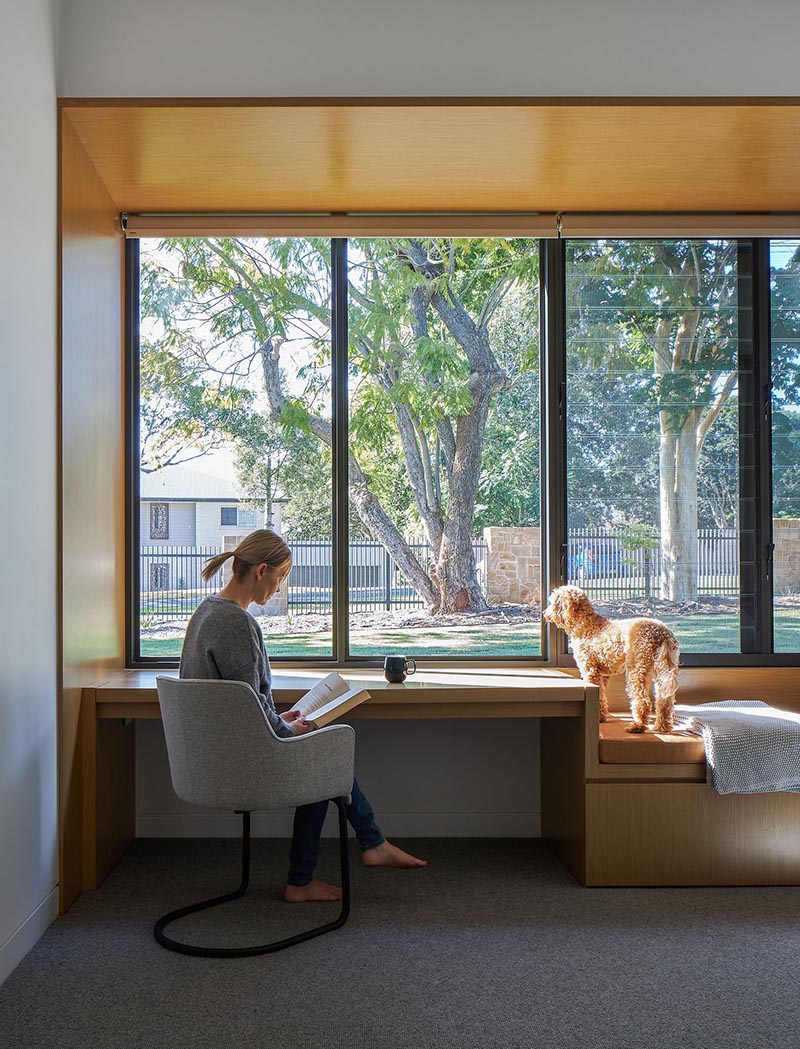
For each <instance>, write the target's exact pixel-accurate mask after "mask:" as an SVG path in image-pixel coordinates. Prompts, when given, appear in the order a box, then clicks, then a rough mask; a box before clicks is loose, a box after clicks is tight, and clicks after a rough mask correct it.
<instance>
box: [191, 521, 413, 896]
mask: <svg viewBox="0 0 800 1049" xmlns="http://www.w3.org/2000/svg"><path fill="white" fill-rule="evenodd" d="M229 557H232V558H233V575H232V576H231V579H230V581H229V582H228V583H227V584H226V585H225V586H224V587H223V588H222V589H221V590H220V591H219V592H218V593H217V594H212V595H211V596H210V597H207V598H206V599H205V601H203V602H202V603H201V604H200V605H198V607H197V609H196V610H195V612H194V615H193V616H192V618H191V619H190V620H189V625H188V627H187V628H186V638H185V640H184V643H183V653H182V655H181V669H180V676H181V677H185V678H222V679H224V680H226V681H246V682H247V684H248V685H250V686H251V687H252V688H253V689H254V691H255V693H256V695H258V697H259V698H260V700H261V703H262V705H263V707H264V712H265V713H266V715H267V718H268V719H269V723H270V725H272V727H273V729H274V730H275V732H276V734H277V735H278V736H284V737H286V736H300V735H303V734H304V733H306V732H313V731H314V729H315V727H316V726H315V725H314V724H313V722H311V721H306V719H305V718H304V717H303V716H302V715H301V714H300V713H299V712H298V711H297V710H290V711H288V712H287V713H285V714H281V715H280V716H279V715H278V714H277V713H276V711H275V704H274V703H273V700H272V685H271V681H272V674H271V671H270V665H269V660H268V658H267V653H266V649H265V648H264V638H263V635H262V633H261V628H260V627H259V625H258V623H257V622H256V620H255V619H254V618H253V616H251V615H250V613H249V612H248V611H247V609H248V607H249V606H250V605H251V604H256V605H263V604H265V603H266V602H267V601H268V600H269V599H270V597H272V595H273V594H274V593H275V592H276V591H277V590H278V588H279V587H280V585H281V583H282V582H283V581H284V579H285V578H286V577H287V576H288V574H289V572H290V570H291V567H292V555H291V552H290V550H289V547H288V546H287V545H286V543H285V542H284V540H283V539H281V537H280V536H279V535H277V534H276V533H275V532H272V531H270V530H269V529H267V528H263V529H260V530H259V531H257V532H251V533H250V535H248V536H246V537H245V538H244V539H243V540H242V541H241V543H239V545H238V546H237V547H236V549H235V550H231V551H228V552H227V553H223V554H217V556H216V557H212V558H211V560H210V561H209V562H208V563H207V564H206V565H205V567H204V568H203V578H204V579H210V578H211V577H212V576H213V575H215V574H216V573H217V572H218V571H219V570H220V568H221V567H222V565H223V564H224V563H225V562H226V561H227V560H228V558H229ZM327 808H328V802H327V801H320V802H316V803H315V804H313V805H300V806H299V807H298V808H297V809H295V814H294V833H293V836H292V847H291V851H290V854H289V876H288V878H287V885H286V889H285V891H284V899H285V900H286V902H287V903H302V902H305V901H311V900H315V901H319V900H322V901H329V900H330V901H334V900H340V899H341V897H342V893H341V889H339V888H337V886H335V885H328V884H327V883H326V882H324V881H319V880H317V879H315V878H314V877H313V874H314V869H315V867H316V865H317V860H318V858H319V844H320V835H321V834H322V824H323V822H324V820H325V814H326V812H327ZM347 818H348V820H349V821H350V824H351V826H352V827H353V830H354V831H355V832H356V837H357V838H358V841H359V844H360V845H361V859H362V863H363V864H364V865H365V866H367V867H401V868H404V869H411V868H415V867H424V866H425V860H420V859H417V857H416V856H412V855H410V853H407V852H404V851H403V850H402V849H399V848H398V847H397V846H396V845H392V844H391V843H390V842H388V841H386V839H385V838H384V836H383V834H382V833H381V831H380V828H379V827H378V824H377V823H376V822H375V814H374V813H373V811H372V808H371V807H370V804H369V802H368V801H367V799H366V798H365V797H364V795H363V794H362V793H361V790H360V789H359V786H358V783H356V781H355V780H353V790H352V797H351V800H350V804H349V805H348V806H347Z"/></svg>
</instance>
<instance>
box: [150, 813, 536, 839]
mask: <svg viewBox="0 0 800 1049" xmlns="http://www.w3.org/2000/svg"><path fill="white" fill-rule="evenodd" d="M541 822H542V821H541V813H539V812H498V813H495V812H488V813H487V812H479V813H468V812H408V813H406V812H391V813H381V815H380V817H379V823H380V826H381V829H382V830H383V832H384V834H386V835H387V836H388V837H390V838H539V837H541V833H542V831H541ZM241 826H242V821H241V818H240V817H239V816H236V815H235V814H234V813H232V812H231V813H229V812H163V813H151V814H148V815H139V816H137V817H136V837H137V838H235V837H238V835H239V833H240V832H241ZM251 832H252V835H253V837H254V838H290V837H291V835H292V816H291V814H290V813H283V812H256V813H254V815H253V819H252V823H251ZM322 833H323V835H324V836H325V837H327V838H333V837H336V835H337V834H338V830H337V823H336V818H335V816H334V815H332V814H329V815H328V817H327V819H326V820H325V826H324V828H323V831H322ZM351 834H352V831H351Z"/></svg>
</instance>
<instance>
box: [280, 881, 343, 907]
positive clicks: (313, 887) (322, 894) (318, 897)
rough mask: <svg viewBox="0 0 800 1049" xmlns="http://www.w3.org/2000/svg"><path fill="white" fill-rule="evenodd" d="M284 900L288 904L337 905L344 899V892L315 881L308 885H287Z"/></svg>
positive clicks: (323, 882) (334, 886) (333, 886)
mask: <svg viewBox="0 0 800 1049" xmlns="http://www.w3.org/2000/svg"><path fill="white" fill-rule="evenodd" d="M283 898H284V900H286V902H287V903H337V902H338V901H339V900H341V898H342V890H341V889H340V888H338V887H337V886H336V885H328V883H327V882H326V881H317V880H316V879H314V881H310V882H309V883H308V885H287V886H286V889H285V891H284V893H283Z"/></svg>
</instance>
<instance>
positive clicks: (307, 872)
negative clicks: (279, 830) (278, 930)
mask: <svg viewBox="0 0 800 1049" xmlns="http://www.w3.org/2000/svg"><path fill="white" fill-rule="evenodd" d="M327 811H328V802H327V801H315V802H314V803H313V804H311V805H298V807H297V808H296V809H295V810H294V833H293V834H292V847H291V849H290V851H289V876H288V878H287V879H286V880H287V881H288V883H289V885H308V883H309V882H310V881H311V880H312V878H313V877H314V868H315V867H316V866H317V860H318V859H319V839H320V835H321V834H322V824H323V823H324V822H325V814H326V813H327ZM347 819H348V822H349V823H350V826H351V827H352V828H353V830H354V831H355V832H356V837H357V838H358V842H359V844H360V846H361V851H362V852H366V850H367V849H374V848H375V847H376V846H377V845H381V844H383V842H384V841H385V839H384V837H383V835H382V834H381V829H380V827H379V826H378V824H377V823H376V822H375V813H374V812H373V811H372V806H371V805H370V803H369V802H368V801H367V799H366V798H365V797H364V795H363V794H362V793H361V788H360V787H359V785H358V783H357V782H356V781H355V780H353V789H352V791H351V796H350V804H349V805H348V806H347Z"/></svg>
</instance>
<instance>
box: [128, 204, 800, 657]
mask: <svg viewBox="0 0 800 1049" xmlns="http://www.w3.org/2000/svg"><path fill="white" fill-rule="evenodd" d="M709 231H710V232H709V233H708V234H707V235H706V236H704V237H702V238H701V237H698V235H697V234H694V235H693V236H694V239H708V237H709V236H713V220H712V219H710V220H709ZM620 239H625V238H620ZM628 239H631V238H628ZM729 239H731V238H729ZM732 239H736V240H737V248H738V250H737V262H738V280H739V348H738V349H739V352H738V361H739V444H740V466H739V471H740V487H739V507H740V529H739V544H740V562H741V566H742V571H741V575H740V607H741V615H740V638H741V649H742V650H741V651H740V652H738V653H736V652H731V653H722V654H718V653H694V652H693V653H684V654H683V655H682V660H681V662H682V665H684V666H687V667H701V666H703V667H714V666H728V667H731V666H800V651H798V652H797V653H775V652H774V644H773V605H772V600H773V597H772V516H771V514H772V485H771V464H772V448H771V436H772V432H771V430H772V428H771V419H770V361H771V357H770V355H771V346H770V269H769V260H770V240H771V239H778V238H732ZM565 248H566V241H565V239H562V238H559V239H540V240H539V242H538V250H539V274H540V276H539V293H540V305H539V312H540V372H539V375H540V381H539V396H540V409H541V411H540V415H541V453H540V463H541V483H540V502H541V515H540V521H541V543H542V605H543V606H544V603H545V600H546V596H547V594H548V593H549V592H550V590H551V589H552V588H553V587H555V586H559V585H562V584H563V583H565V582H566V581H567V563H566V562H567V557H566V550H567V490H566V478H567V472H566V441H567V434H566V403H567V396H568V389H567V384H566V314H565V305H566V303H565V255H566V252H565ZM331 262H332V288H331V301H332V317H331V321H332V323H331V333H332V334H331V340H332V347H331V372H332V405H331V408H332V427H333V440H334V454H333V485H332V487H333V492H332V504H333V529H332V545H333V554H334V556H333V590H334V610H335V611H334V622H333V630H334V633H333V636H334V645H335V647H334V650H333V653H332V655H331V656H325V657H316V658H308V659H303V660H300V659H297V658H296V657H295V658H281V657H280V656H276V657H272V656H271V659H272V661H273V662H274V663H276V664H282V665H284V666H288V665H295V666H309V667H312V666H315V667H320V666H343V665H347V666H378V665H380V662H381V660H380V657H366V656H364V657H362V656H352V655H349V654H347V653H348V648H349V616H348V606H347V590H348V568H347V540H348V534H347V532H348V524H347V522H348V515H349V492H348V486H347V481H346V478H347V436H348V435H347V431H348V410H349V405H348V389H347V374H348V360H347V353H348V348H347V239H346V238H341V237H335V238H331ZM138 347H139V242H138V240H136V239H134V238H132V239H129V240H127V241H126V252H125V376H126V406H125V448H126V489H125V491H126V510H125V512H126V520H127V523H128V529H127V535H128V543H127V555H126V608H127V611H128V615H127V630H126V639H127V651H126V666H129V667H132V668H137V667H150V668H154V667H165V668H166V667H174V666H176V665H177V662H178V660H177V657H176V658H174V659H163V658H154V657H143V656H142V655H141V653H140V649H139V631H138V629H137V625H138V593H139V540H140V537H139V510H138V507H139V468H138V465H139V464H138V448H139V372H138ZM745 526H746V527H745ZM541 636H542V650H541V655H540V656H517V657H512V656H505V657H503V656H487V657H480V658H478V659H476V658H475V657H470V656H462V657H449V658H444V657H428V658H426V657H421V659H424V662H425V665H427V666H431V667H435V666H439V667H446V666H461V667H464V666H465V665H479V666H492V665H502V664H506V665H509V664H513V665H515V666H530V667H532V668H534V667H574V665H575V663H574V660H573V658H572V657H571V656H570V655H569V653H568V652H567V644H566V638H565V637H564V635H563V633H562V632H560V631H557V630H556V629H555V628H554V627H553V626H549V625H546V624H544V623H543V624H542V629H541Z"/></svg>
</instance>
